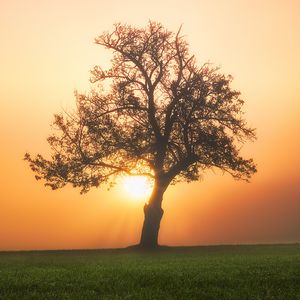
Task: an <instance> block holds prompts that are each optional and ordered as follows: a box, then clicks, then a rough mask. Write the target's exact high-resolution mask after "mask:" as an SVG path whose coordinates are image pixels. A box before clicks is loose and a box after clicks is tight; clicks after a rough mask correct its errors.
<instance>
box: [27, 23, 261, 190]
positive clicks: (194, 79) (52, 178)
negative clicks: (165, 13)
mask: <svg viewBox="0 0 300 300" xmlns="http://www.w3.org/2000/svg"><path fill="white" fill-rule="evenodd" d="M95 42H96V44H98V45H100V46H102V47H105V48H106V49H109V50H111V51H112V53H113V57H112V60H111V68H110V69H108V70H103V69H102V68H101V67H100V66H95V67H94V69H93V70H92V78H91V81H92V83H93V85H94V87H93V88H92V90H91V91H90V92H89V93H86V94H82V93H76V109H75V110H74V111H73V112H70V113H61V114H56V115H55V119H54V123H53V125H54V128H55V129H57V130H55V131H54V133H53V134H52V135H51V136H50V137H49V138H48V142H49V144H50V146H51V151H52V152H51V153H52V155H51V158H50V159H46V158H44V157H43V156H42V155H40V154H38V155H37V156H35V157H32V156H31V155H30V154H28V153H27V154H26V155H25V159H26V160H27V161H28V162H29V163H30V167H31V168H32V170H33V171H34V172H35V173H36V179H44V180H45V181H46V183H45V184H46V185H47V186H50V187H51V188H52V189H57V188H61V187H63V186H64V185H66V184H67V183H70V184H72V185H73V186H74V187H80V188H81V191H82V192H87V191H88V190H89V189H90V188H91V187H93V186H95V187H98V186H99V184H102V183H112V182H114V178H115V177H116V176H117V175H122V174H127V175H133V174H134V175H146V176H149V177H151V178H153V179H154V180H157V181H164V182H165V184H166V185H168V184H169V183H172V182H175V181H177V180H183V181H194V180H198V179H199V176H200V175H201V174H202V173H203V172H204V171H205V170H206V169H210V168H218V169H221V170H223V171H225V172H229V173H230V174H231V175H232V176H233V177H234V178H236V179H244V180H248V179H249V178H250V177H251V175H252V174H253V173H254V172H256V167H255V164H254V162H253V160H252V159H245V158H243V157H242V156H241V155H240V147H241V145H242V144H243V143H244V142H245V141H247V140H251V139H254V138H255V132H254V130H253V129H252V128H250V127H248V125H247V124H246V121H245V120H244V118H243V112H242V106H243V103H244V102H243V100H242V99H241V97H240V92H239V91H236V90H234V89H233V88H232V87H231V82H232V77H231V76H230V75H224V74H222V73H221V72H220V70H219V68H217V67H215V66H213V65H212V64H209V63H206V64H203V65H201V66H198V65H197V63H196V59H195V57H194V56H193V55H191V54H190V53H189V47H188V43H187V42H186V41H185V39H184V37H183V36H182V35H181V30H180V29H179V30H178V32H177V33H173V32H171V31H169V30H167V29H165V28H164V27H163V26H162V25H161V24H159V23H155V22H149V24H148V25H147V26H146V27H145V28H135V27H132V26H129V25H124V24H116V25H114V29H113V31H112V32H105V33H103V34H102V35H100V36H99V37H97V38H96V39H95Z"/></svg>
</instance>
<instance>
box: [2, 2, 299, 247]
mask: <svg viewBox="0 0 300 300" xmlns="http://www.w3.org/2000/svg"><path fill="white" fill-rule="evenodd" d="M299 12H300V1H299V0H286V1H274V0H265V1H261V0H252V1H250V0H248V1H238V0H219V1H204V0H185V1H176V0H175V1H174V0H172V1H171V0H166V1H160V0H152V1H140V0H129V1H116V0H112V1H96V0H87V1H69V0H60V1H39V0H27V1H19V0H7V1H5V0H4V1H1V9H0V36H1V46H0V82H1V84H0V137H1V141H0V143H1V147H0V166H1V169H0V170H1V171H0V187H1V188H0V250H7V249H61V248H102V247H122V246H128V245H130V244H136V243H137V242H138V240H139V237H140V231H141V226H142V221H143V205H144V202H145V201H147V200H148V198H147V196H145V197H140V198H136V200H137V201H136V202H134V205H132V202H131V203H130V201H129V200H130V199H131V198H132V199H133V198H134V197H132V196H131V195H129V193H128V192H127V191H126V189H125V187H123V185H122V184H121V183H120V184H117V185H116V187H114V188H112V189H111V190H109V191H107V190H106V187H103V188H102V187H100V188H99V189H98V190H92V191H91V192H89V193H88V194H86V195H80V194H79V191H78V190H74V189H73V188H71V187H66V188H64V189H61V190H57V191H51V190H50V189H48V188H45V187H44V186H43V185H42V183H41V182H37V181H35V179H34V176H33V173H32V172H31V171H30V170H29V168H28V166H27V164H25V162H23V161H22V157H23V155H24V153H25V152H30V153H32V154H34V153H43V154H45V156H47V155H49V148H48V145H47V142H46V137H47V136H48V135H49V133H50V123H51V120H52V119H53V113H57V112H60V111H62V110H63V109H65V110H68V109H72V108H73V107H74V97H73V90H74V89H78V90H79V91H81V92H84V91H88V90H89V87H90V83H89V76H90V73H89V70H90V69H92V67H93V66H94V65H96V64H98V65H101V66H102V67H103V68H107V67H108V66H109V59H110V54H109V53H108V52H107V51H105V50H103V49H101V48H100V47H99V46H96V45H95V44H94V42H93V41H94V38H95V37H96V36H97V35H99V34H101V33H102V32H103V31H105V30H111V28H112V24H113V23H115V22H119V21H120V22H125V23H128V24H133V25H141V26H144V25H145V24H146V23H147V22H148V20H149V19H152V20H155V21H159V22H162V23H163V24H164V26H166V27H167V28H168V29H170V30H173V31H176V30H177V29H178V28H179V26H180V25H181V24H183V27H182V33H183V34H184V35H185V37H186V39H187V41H188V42H189V44H190V48H191V53H193V54H195V57H196V58H197V61H198V63H199V65H201V64H202V63H204V62H206V61H210V62H212V63H215V64H216V65H220V66H221V70H222V71H224V72H225V73H230V74H232V75H233V77H234V87H235V88H236V89H238V90H240V91H241V92H242V98H243V99H244V100H245V119H246V120H247V121H248V122H249V125H250V126H251V127H256V128H257V136H258V140H257V141H256V142H255V143H253V144H247V145H246V146H245V147H244V148H243V152H244V153H245V154H246V156H249V157H253V158H254V160H255V161H256V162H257V164H258V173H257V174H256V175H255V176H254V178H253V179H252V180H251V183H250V184H246V183H244V182H237V181H234V180H233V179H232V178H230V176H228V175H225V176H222V174H221V173H220V172H216V173H213V172H207V173H206V174H204V180H203V181H201V182H197V183H192V184H182V183H180V184H178V185H175V186H171V187H170V188H169V189H168V190H167V192H166V194H165V196H164V202H163V208H164V211H165V213H164V216H163V219H162V223H161V232H160V236H159V240H160V242H161V243H162V244H170V245H175V244H177V245H178V244H185V245H187V244H189V245H190V244H210V243H213V244H219V243H246V242H249V243H250V242H254V243H255V242H289V241H298V242H300V184H299V182H300V172H299V170H300V156H299V153H300V117H299V116H300V82H299V78H300V71H299V70H300V55H299V53H300V38H299V37H300V17H299Z"/></svg>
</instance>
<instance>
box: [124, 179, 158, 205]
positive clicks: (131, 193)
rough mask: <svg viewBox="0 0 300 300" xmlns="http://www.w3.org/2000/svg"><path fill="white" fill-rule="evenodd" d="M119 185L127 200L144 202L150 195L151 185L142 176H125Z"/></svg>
mask: <svg viewBox="0 0 300 300" xmlns="http://www.w3.org/2000/svg"><path fill="white" fill-rule="evenodd" d="M121 184H122V187H123V190H124V192H125V193H126V194H127V195H128V197H129V199H131V200H134V201H145V200H146V199H147V198H149V196H150V194H151V190H152V188H151V183H150V182H149V179H148V178H146V177H143V176H126V177H124V178H122V180H121Z"/></svg>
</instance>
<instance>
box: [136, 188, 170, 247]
mask: <svg viewBox="0 0 300 300" xmlns="http://www.w3.org/2000/svg"><path fill="white" fill-rule="evenodd" d="M166 188H167V185H161V184H159V183H155V185H154V188H153V191H152V194H151V197H150V199H149V202H148V203H146V204H145V206H144V224H143V229H142V234H141V240H140V244H139V246H140V247H142V248H156V247H157V246H158V232H159V227H160V221H161V218H162V216H163V213H164V211H163V209H162V208H161V203H162V200H163V194H164V192H165V190H166Z"/></svg>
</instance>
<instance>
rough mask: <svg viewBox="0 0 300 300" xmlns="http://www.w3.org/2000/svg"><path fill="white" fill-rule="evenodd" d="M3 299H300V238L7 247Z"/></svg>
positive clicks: (1, 272)
mask: <svg viewBox="0 0 300 300" xmlns="http://www.w3.org/2000/svg"><path fill="white" fill-rule="evenodd" d="M0 299H284V300H293V299H300V245H299V244H298V245H267V246H266V245H265V246H212V247H186V248H169V249H167V248H166V249H162V250H160V251H159V252H157V253H149V252H148V253H145V252H138V251H136V250H133V249H131V250H130V249H123V250H122V249H119V250H87V251H37V252H6V253H5V252H2V253H0Z"/></svg>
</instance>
